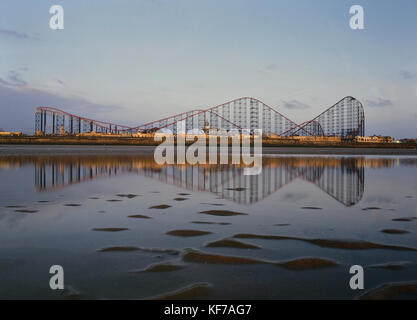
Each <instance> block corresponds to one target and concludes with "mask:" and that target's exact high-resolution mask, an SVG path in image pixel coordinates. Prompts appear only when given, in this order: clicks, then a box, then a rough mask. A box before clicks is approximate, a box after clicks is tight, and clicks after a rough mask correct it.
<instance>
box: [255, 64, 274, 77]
mask: <svg viewBox="0 0 417 320" xmlns="http://www.w3.org/2000/svg"><path fill="white" fill-rule="evenodd" d="M277 71H278V66H277V65H276V64H274V63H271V64H268V65H266V66H264V67H263V68H261V69H260V70H258V73H259V74H261V75H264V76H270V75H272V74H274V73H276V72H277Z"/></svg>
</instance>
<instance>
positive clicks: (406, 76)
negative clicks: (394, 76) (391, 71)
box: [400, 71, 417, 80]
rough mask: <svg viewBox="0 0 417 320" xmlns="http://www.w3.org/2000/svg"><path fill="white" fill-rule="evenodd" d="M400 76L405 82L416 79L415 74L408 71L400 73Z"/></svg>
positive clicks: (416, 75)
mask: <svg viewBox="0 0 417 320" xmlns="http://www.w3.org/2000/svg"><path fill="white" fill-rule="evenodd" d="M400 74H401V77H402V78H403V79H405V80H410V79H415V78H416V77H417V74H416V73H415V72H410V71H401V72H400Z"/></svg>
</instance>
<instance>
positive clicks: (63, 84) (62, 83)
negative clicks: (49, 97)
mask: <svg viewBox="0 0 417 320" xmlns="http://www.w3.org/2000/svg"><path fill="white" fill-rule="evenodd" d="M56 82H57V83H59V84H60V85H61V86H65V82H64V81H62V80H60V79H56Z"/></svg>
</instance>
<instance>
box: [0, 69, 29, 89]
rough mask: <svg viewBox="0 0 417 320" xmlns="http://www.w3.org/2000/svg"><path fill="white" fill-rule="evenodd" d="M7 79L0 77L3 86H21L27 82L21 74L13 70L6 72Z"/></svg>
mask: <svg viewBox="0 0 417 320" xmlns="http://www.w3.org/2000/svg"><path fill="white" fill-rule="evenodd" d="M6 79H7V80H4V79H2V78H0V84H1V85H4V86H13V87H21V86H26V85H27V82H26V81H25V80H23V79H22V76H21V75H20V73H19V72H17V71H15V70H10V71H9V73H8V74H7V78H6Z"/></svg>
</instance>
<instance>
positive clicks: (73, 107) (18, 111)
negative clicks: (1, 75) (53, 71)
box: [0, 82, 122, 133]
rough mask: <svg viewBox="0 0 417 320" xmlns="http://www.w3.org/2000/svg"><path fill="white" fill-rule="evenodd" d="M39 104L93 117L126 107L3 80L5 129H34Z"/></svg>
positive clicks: (0, 100) (0, 104)
mask: <svg viewBox="0 0 417 320" xmlns="http://www.w3.org/2000/svg"><path fill="white" fill-rule="evenodd" d="M38 106H50V107H57V108H59V109H62V110H64V111H67V112H69V113H72V114H76V115H80V116H86V117H89V118H92V119H98V120H106V119H107V120H109V119H112V118H113V117H114V116H115V115H117V114H120V111H121V110H122V108H121V107H120V106H117V105H106V104H99V103H94V102H90V101H88V100H86V99H84V98H82V97H78V96H72V97H63V96H59V95H57V94H54V93H50V92H47V91H43V90H38V89H33V88H30V87H27V86H9V85H7V86H5V85H4V84H3V83H2V82H0V110H2V114H1V117H0V127H1V128H3V129H5V130H19V131H20V130H22V131H24V132H26V133H31V132H33V131H34V113H35V109H36V107H38Z"/></svg>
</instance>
